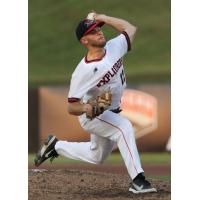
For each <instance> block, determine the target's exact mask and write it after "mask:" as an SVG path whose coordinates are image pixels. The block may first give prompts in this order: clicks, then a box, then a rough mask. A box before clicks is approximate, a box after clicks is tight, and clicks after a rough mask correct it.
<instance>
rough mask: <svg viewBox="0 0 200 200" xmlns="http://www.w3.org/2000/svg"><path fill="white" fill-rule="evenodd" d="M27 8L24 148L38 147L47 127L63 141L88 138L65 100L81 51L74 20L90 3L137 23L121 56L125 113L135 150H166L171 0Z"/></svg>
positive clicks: (75, 0)
mask: <svg viewBox="0 0 200 200" xmlns="http://www.w3.org/2000/svg"><path fill="white" fill-rule="evenodd" d="M28 9H29V14H28V15H29V19H28V20H29V28H28V29H29V30H28V31H29V33H28V34H29V46H28V49H29V91H28V97H29V98H28V103H29V105H28V106H29V107H28V110H29V114H28V117H29V119H28V122H29V128H28V134H29V137H28V138H29V141H28V149H29V153H35V152H36V151H37V150H38V148H39V146H40V144H41V142H42V140H43V139H44V138H45V137H46V135H48V134H49V133H53V134H55V135H57V137H58V138H60V139H63V140H65V139H66V140H68V141H88V140H89V137H90V136H89V134H88V133H85V132H84V131H83V130H82V129H81V127H80V125H79V123H78V120H77V117H75V116H70V115H69V114H68V113H67V109H66V108H67V93H68V88H69V83H70V78H71V74H72V72H73V71H74V69H75V67H76V65H77V64H78V63H79V61H80V60H81V59H82V57H83V56H84V55H85V54H86V50H85V49H84V48H83V47H82V46H81V45H80V43H79V42H78V41H77V39H76V37H75V28H76V26H77V24H78V22H79V21H80V20H81V19H83V18H85V17H86V16H87V13H89V12H90V11H91V10H95V11H97V12H98V13H104V14H106V15H110V16H114V17H118V18H122V19H125V20H127V21H129V22H130V23H132V24H134V25H135V26H137V27H138V31H137V35H136V38H135V40H134V43H133V45H132V51H131V52H129V53H128V54H127V55H126V56H125V58H124V66H125V71H126V79H127V83H128V85H127V90H126V91H125V93H124V96H123V98H122V108H123V113H122V115H124V116H125V117H127V118H129V119H130V120H131V122H132V123H133V126H134V127H135V129H136V138H137V145H138V148H139V151H140V152H166V151H170V150H171V148H170V135H171V113H170V111H171V105H170V104H171V103H170V102H171V101H170V100H171V87H170V76H171V75H170V59H171V58H170V54H171V52H170V51H171V50H170V48H171V46H170V45H171V38H170V32H171V30H170V26H171V25H170V19H171V17H170V15H171V5H170V1H169V0H109V1H108V0H101V1H98V0H84V1H81V0H59V1H56V0H43V1H40V0H29V8H28ZM103 31H104V34H105V36H106V38H107V40H109V39H110V38H112V37H114V36H116V34H117V32H116V31H115V30H114V29H112V28H110V27H108V26H104V27H103ZM166 155H167V154H166ZM145 158H146V157H145ZM163 158H164V157H163ZM155 159H156V158H155ZM166 160H167V161H166ZM166 160H165V161H166V162H169V157H167V159H166Z"/></svg>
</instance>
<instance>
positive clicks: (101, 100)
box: [86, 91, 112, 119]
mask: <svg viewBox="0 0 200 200" xmlns="http://www.w3.org/2000/svg"><path fill="white" fill-rule="evenodd" d="M111 102H112V94H111V92H110V91H108V92H105V93H103V94H102V95H100V96H98V97H97V98H96V99H95V100H89V101H88V102H87V103H88V104H90V105H91V106H92V114H91V115H88V114H86V116H87V118H90V119H94V118H95V117H97V116H99V115H100V114H102V113H103V112H104V111H105V110H107V109H108V107H109V106H110V105H111Z"/></svg>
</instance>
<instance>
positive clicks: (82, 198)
mask: <svg viewBox="0 0 200 200" xmlns="http://www.w3.org/2000/svg"><path fill="white" fill-rule="evenodd" d="M150 181H151V183H152V185H153V186H155V187H156V188H157V189H158V192H157V193H151V194H150V193H149V194H139V195H135V194H133V193H130V192H128V187H129V182H130V179H129V177H128V176H127V175H126V176H125V175H121V174H111V173H102V172H93V171H84V170H66V169H59V170H42V169H40V170H34V169H31V170H29V194H28V196H29V200H58V199H61V200H69V199H73V200H96V199H102V200H112V199H113V200H119V199H120V200H123V199H125V200H129V199H135V200H143V199H144V200H145V199H146V200H147V199H148V200H156V199H159V200H169V199H170V198H171V190H170V183H169V182H166V181H158V180H155V179H150Z"/></svg>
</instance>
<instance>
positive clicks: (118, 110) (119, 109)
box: [110, 107, 122, 113]
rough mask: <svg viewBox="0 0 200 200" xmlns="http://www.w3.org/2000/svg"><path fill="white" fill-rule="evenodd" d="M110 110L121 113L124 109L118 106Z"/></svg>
mask: <svg viewBox="0 0 200 200" xmlns="http://www.w3.org/2000/svg"><path fill="white" fill-rule="evenodd" d="M110 111H111V112H114V113H120V112H121V111H122V109H121V108H120V107H118V108H116V109H113V110H110Z"/></svg>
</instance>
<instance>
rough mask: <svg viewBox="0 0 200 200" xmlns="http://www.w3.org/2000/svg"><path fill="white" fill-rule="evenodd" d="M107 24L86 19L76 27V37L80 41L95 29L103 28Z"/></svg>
mask: <svg viewBox="0 0 200 200" xmlns="http://www.w3.org/2000/svg"><path fill="white" fill-rule="evenodd" d="M104 24H105V23H104V22H96V21H95V20H89V19H84V20H82V21H80V22H79V24H78V26H77V27H76V37H77V39H78V40H79V41H80V39H81V38H82V37H83V36H84V35H86V34H88V33H89V32H90V31H92V30H93V29H95V28H96V27H97V26H98V27H102V26H103V25H104Z"/></svg>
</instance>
